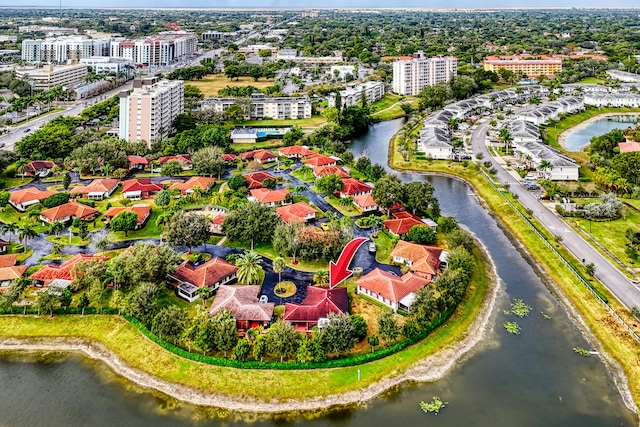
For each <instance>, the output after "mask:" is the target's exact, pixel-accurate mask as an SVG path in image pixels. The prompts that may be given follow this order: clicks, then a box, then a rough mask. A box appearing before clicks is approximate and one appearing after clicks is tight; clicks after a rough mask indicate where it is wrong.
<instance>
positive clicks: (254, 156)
mask: <svg viewBox="0 0 640 427" xmlns="http://www.w3.org/2000/svg"><path fill="white" fill-rule="evenodd" d="M240 157H242V159H243V160H255V161H256V162H258V163H267V162H270V161H272V160H274V159H277V158H278V156H276V155H275V154H273V153H272V152H271V151H269V150H265V149H264V148H261V149H259V150H252V151H247V152H245V153H242V154H240Z"/></svg>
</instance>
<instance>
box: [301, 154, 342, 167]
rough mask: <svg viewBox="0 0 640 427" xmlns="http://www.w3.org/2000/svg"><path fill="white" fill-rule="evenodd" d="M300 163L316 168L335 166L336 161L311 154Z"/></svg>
mask: <svg viewBox="0 0 640 427" xmlns="http://www.w3.org/2000/svg"><path fill="white" fill-rule="evenodd" d="M302 162H303V163H305V164H306V165H308V166H309V167H312V168H314V167H318V166H335V165H337V164H338V160H336V159H334V158H333V157H329V156H325V155H322V154H313V155H311V156H309V157H306V158H304V159H303V160H302Z"/></svg>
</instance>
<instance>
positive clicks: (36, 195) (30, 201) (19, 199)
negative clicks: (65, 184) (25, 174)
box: [9, 187, 57, 212]
mask: <svg viewBox="0 0 640 427" xmlns="http://www.w3.org/2000/svg"><path fill="white" fill-rule="evenodd" d="M56 193H57V192H56V191H53V190H45V191H43V190H39V189H37V188H35V187H27V188H23V189H22V190H16V191H12V192H11V196H9V204H10V205H11V206H13V207H14V208H15V209H16V210H18V211H20V212H24V211H26V210H27V208H28V207H29V206H31V205H35V204H36V203H40V202H42V201H43V200H44V199H46V198H47V197H49V196H53V195H54V194H56Z"/></svg>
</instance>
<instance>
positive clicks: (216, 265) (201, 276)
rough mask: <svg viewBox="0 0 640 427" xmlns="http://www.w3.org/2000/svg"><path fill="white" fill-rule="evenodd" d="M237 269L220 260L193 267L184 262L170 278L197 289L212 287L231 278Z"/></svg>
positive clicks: (213, 259)
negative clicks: (189, 284)
mask: <svg viewBox="0 0 640 427" xmlns="http://www.w3.org/2000/svg"><path fill="white" fill-rule="evenodd" d="M236 271H238V267H236V266H235V265H233V264H230V263H228V262H227V261H225V260H223V259H222V258H217V257H215V258H211V259H210V260H209V261H207V262H205V263H203V264H200V265H199V266H197V267H194V266H193V264H191V263H190V262H188V261H184V262H183V263H182V264H180V265H179V266H178V267H177V268H176V271H175V272H174V273H172V274H171V277H173V278H175V279H176V280H178V281H180V282H182V283H185V282H188V283H191V284H192V285H195V286H197V287H199V288H200V287H203V286H213V285H215V284H216V283H218V282H219V281H221V280H222V279H225V278H226V277H229V276H231V275H232V274H234V273H235V272H236Z"/></svg>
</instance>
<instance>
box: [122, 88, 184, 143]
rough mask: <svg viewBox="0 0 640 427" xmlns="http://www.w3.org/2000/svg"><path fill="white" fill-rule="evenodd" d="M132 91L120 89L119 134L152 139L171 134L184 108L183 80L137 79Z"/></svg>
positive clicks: (129, 139)
mask: <svg viewBox="0 0 640 427" xmlns="http://www.w3.org/2000/svg"><path fill="white" fill-rule="evenodd" d="M133 87H134V89H133V92H131V93H129V92H127V91H122V92H120V132H119V138H120V139H125V140H127V141H146V142H147V143H148V144H149V146H151V143H152V142H153V141H156V140H158V139H162V138H166V137H168V136H169V132H170V130H171V124H172V122H173V120H174V119H175V118H176V117H177V116H178V115H179V114H182V113H183V112H184V82H182V81H181V80H160V81H158V79H157V78H155V77H154V78H146V79H141V80H135V81H134V84H133Z"/></svg>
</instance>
